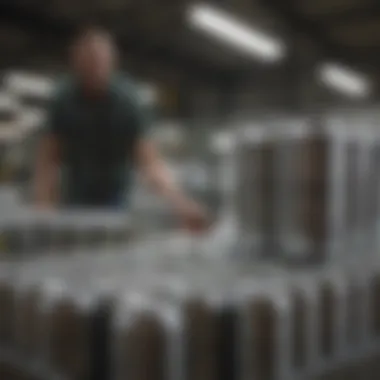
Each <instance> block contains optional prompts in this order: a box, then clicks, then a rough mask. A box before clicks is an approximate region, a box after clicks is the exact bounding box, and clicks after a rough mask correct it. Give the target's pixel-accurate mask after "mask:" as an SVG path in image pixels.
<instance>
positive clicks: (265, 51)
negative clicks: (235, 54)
mask: <svg viewBox="0 0 380 380" xmlns="http://www.w3.org/2000/svg"><path fill="white" fill-rule="evenodd" d="M188 21H189V23H190V24H191V25H192V26H193V27H196V28H197V29H200V30H203V31H204V32H206V33H208V34H210V35H212V36H214V37H216V38H218V39H220V40H222V41H224V42H226V43H228V44H229V45H231V46H232V47H234V48H235V49H239V50H241V51H243V52H245V53H248V54H249V55H251V56H253V57H256V58H261V59H262V60H265V61H278V60H280V59H282V58H283V57H284V56H285V47H284V44H283V43H282V42H281V41H279V40H277V39H275V38H272V37H270V36H268V35H266V34H264V33H262V32H260V31H258V30H255V29H253V28H251V27H249V26H247V25H244V24H243V23H241V22H240V21H239V20H237V19H235V18H233V17H231V16H230V15H228V14H227V13H226V12H224V11H222V10H219V9H216V8H214V7H212V6H209V5H206V4H198V5H193V6H192V7H191V8H190V9H189V11H188Z"/></svg>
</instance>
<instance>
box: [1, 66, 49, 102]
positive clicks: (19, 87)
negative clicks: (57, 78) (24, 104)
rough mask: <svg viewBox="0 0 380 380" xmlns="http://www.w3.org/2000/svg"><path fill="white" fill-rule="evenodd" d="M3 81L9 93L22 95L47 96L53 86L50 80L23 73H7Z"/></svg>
mask: <svg viewBox="0 0 380 380" xmlns="http://www.w3.org/2000/svg"><path fill="white" fill-rule="evenodd" d="M5 81H6V82H5V84H6V86H7V87H8V88H9V89H10V90H11V92H15V93H18V94H22V95H36V96H49V95H50V94H51V93H52V90H53V86H54V83H53V81H52V80H51V79H50V78H47V77H45V76H41V75H34V74H29V73H23V72H11V73H8V75H7V76H6V79H5Z"/></svg>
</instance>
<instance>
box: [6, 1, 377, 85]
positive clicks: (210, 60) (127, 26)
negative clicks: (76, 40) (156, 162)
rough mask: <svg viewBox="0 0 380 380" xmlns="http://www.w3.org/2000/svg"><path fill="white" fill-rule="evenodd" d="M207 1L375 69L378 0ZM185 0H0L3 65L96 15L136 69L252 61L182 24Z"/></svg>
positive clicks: (198, 69) (203, 73)
mask: <svg viewBox="0 0 380 380" xmlns="http://www.w3.org/2000/svg"><path fill="white" fill-rule="evenodd" d="M212 2H213V3H217V4H220V5H222V6H224V7H226V8H228V9H230V10H232V11H233V12H234V13H236V14H237V15H238V16H240V17H242V18H243V19H244V20H246V21H248V22H251V23H254V24H255V25H256V24H258V25H259V26H261V27H263V28H265V29H266V30H268V31H270V32H272V33H275V34H276V33H280V34H281V36H283V35H287V36H288V37H289V36H293V37H294V36H295V35H298V36H301V37H302V38H306V40H307V41H308V43H309V44H310V45H311V46H313V47H315V49H316V51H317V52H318V55H319V56H320V57H323V58H325V57H328V58H331V59H334V60H337V61H341V62H342V63H346V64H348V65H351V66H353V67H357V68H359V69H361V70H365V71H366V72H369V73H371V74H373V73H374V74H376V75H377V74H379V71H380V69H379V67H380V54H379V53H380V2H379V1H378V0H318V1H316V0H234V1H232V0H229V1H228V0H225V1H222V0H219V1H216V0H214V1H212ZM189 4H190V1H189V0H160V1H155V0H139V1H136V0H107V1H106V0H76V1H72V0H71V1H69V0H3V1H2V2H1V4H0V18H1V25H0V46H1V47H2V51H5V52H7V53H6V54H4V56H3V57H2V61H3V65H7V64H8V65H9V64H13V65H14V64H16V63H18V62H28V63H30V62H34V63H35V64H37V65H38V64H39V62H40V61H41V60H42V61H43V62H46V59H48V58H49V56H53V55H54V56H60V55H62V52H63V47H64V44H65V43H66V42H67V41H68V38H69V37H70V35H71V33H72V32H73V30H75V27H76V26H77V25H79V24H80V23H82V22H87V21H88V22H89V21H92V20H97V21H99V22H100V23H101V24H102V25H105V26H107V27H108V28H109V29H111V31H113V32H114V33H115V35H116V36H117V38H118V42H119V45H120V46H121V48H122V50H123V52H124V56H125V57H126V58H127V60H128V61H129V62H130V65H132V66H134V67H135V68H137V70H144V66H150V70H151V71H154V70H158V71H159V70H161V69H162V70H166V71H167V74H166V75H169V76H170V75H172V76H176V75H177V73H178V72H181V71H184V72H186V73H187V74H188V75H189V76H190V77H192V78H204V79H206V80H221V79H223V80H226V79H233V78H234V77H235V76H237V75H240V76H241V75H242V73H248V72H249V71H252V70H254V68H256V67H258V66H259V65H258V64H257V65H256V64H252V61H251V60H249V59H248V58H246V57H245V56H244V55H242V54H238V53H234V52H232V51H231V50H230V49H228V48H225V47H224V46H223V45H219V44H217V43H215V42H214V41H211V40H208V39H207V38H206V37H204V36H199V35H197V32H196V31H194V30H190V29H189V27H188V26H186V23H185V22H184V17H185V14H186V12H185V10H186V9H187V6H188V5H189ZM285 31H286V34H284V33H285ZM295 47H296V48H298V49H300V48H301V47H300V46H297V44H296V45H295ZM42 57H43V59H42ZM53 61H54V60H53ZM152 62H154V65H152ZM178 75H179V74H178Z"/></svg>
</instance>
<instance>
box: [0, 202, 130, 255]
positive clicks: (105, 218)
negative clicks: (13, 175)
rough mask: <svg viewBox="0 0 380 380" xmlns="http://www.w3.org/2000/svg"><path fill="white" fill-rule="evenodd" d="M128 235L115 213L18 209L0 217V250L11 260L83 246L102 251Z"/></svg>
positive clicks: (127, 226)
mask: <svg viewBox="0 0 380 380" xmlns="http://www.w3.org/2000/svg"><path fill="white" fill-rule="evenodd" d="M131 236H132V233H131V228H130V224H129V223H128V219H127V217H126V216H125V215H122V214H116V213H115V214H112V213H103V212H79V211H78V212H75V211H72V212H70V211H65V212H60V211H58V212H41V211H35V210H27V209H20V210H16V211H15V210H10V211H9V212H4V213H3V214H2V215H1V217H0V253H1V255H2V256H3V257H4V256H8V257H9V258H13V259H19V258H28V257H31V256H36V255H37V256H38V255H40V254H42V253H46V254H49V253H50V254H51V253H54V252H55V253H58V252H61V253H62V254H69V253H70V252H73V251H75V250H78V249H84V248H92V249H95V250H97V249H99V250H104V249H106V248H108V247H109V246H117V245H120V244H123V243H125V242H127V241H128V240H129V239H130V238H131Z"/></svg>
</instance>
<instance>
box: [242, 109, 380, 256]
mask: <svg viewBox="0 0 380 380" xmlns="http://www.w3.org/2000/svg"><path fill="white" fill-rule="evenodd" d="M359 116H360V115H357V114H354V113H352V114H351V115H350V114H347V113H346V114H345V115H344V114H343V115H324V116H320V117H319V118H317V119H316V118H315V119H314V120H311V119H310V118H309V119H307V118H305V119H293V120H286V119H285V120H282V119H281V120H278V121H277V122H273V121H271V122H267V123H265V122H263V123H262V125H260V126H251V125H249V126H247V127H244V128H242V129H241V130H240V132H239V138H238V140H239V144H238V148H237V155H238V157H237V171H238V175H237V178H238V183H237V186H236V201H235V205H236V213H237V218H238V221H239V229H240V231H241V237H242V239H243V240H244V241H245V242H247V245H248V247H249V250H250V252H251V253H252V254H253V255H255V254H258V255H260V254H261V253H263V254H264V255H270V253H273V254H274V255H279V256H282V257H283V258H285V259H286V260H289V261H295V262H301V263H302V262H325V261H326V260H330V259H333V260H334V259H336V258H338V259H341V258H342V256H348V255H349V254H350V252H351V253H353V254H356V252H358V251H366V252H373V248H374V246H376V244H377V241H376V236H377V233H378V231H379V221H380V208H379V200H380V171H379V167H380V133H379V131H378V128H377V125H376V122H375V121H374V120H373V119H372V120H371V119H370V118H369V117H368V116H362V117H359Z"/></svg>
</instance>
